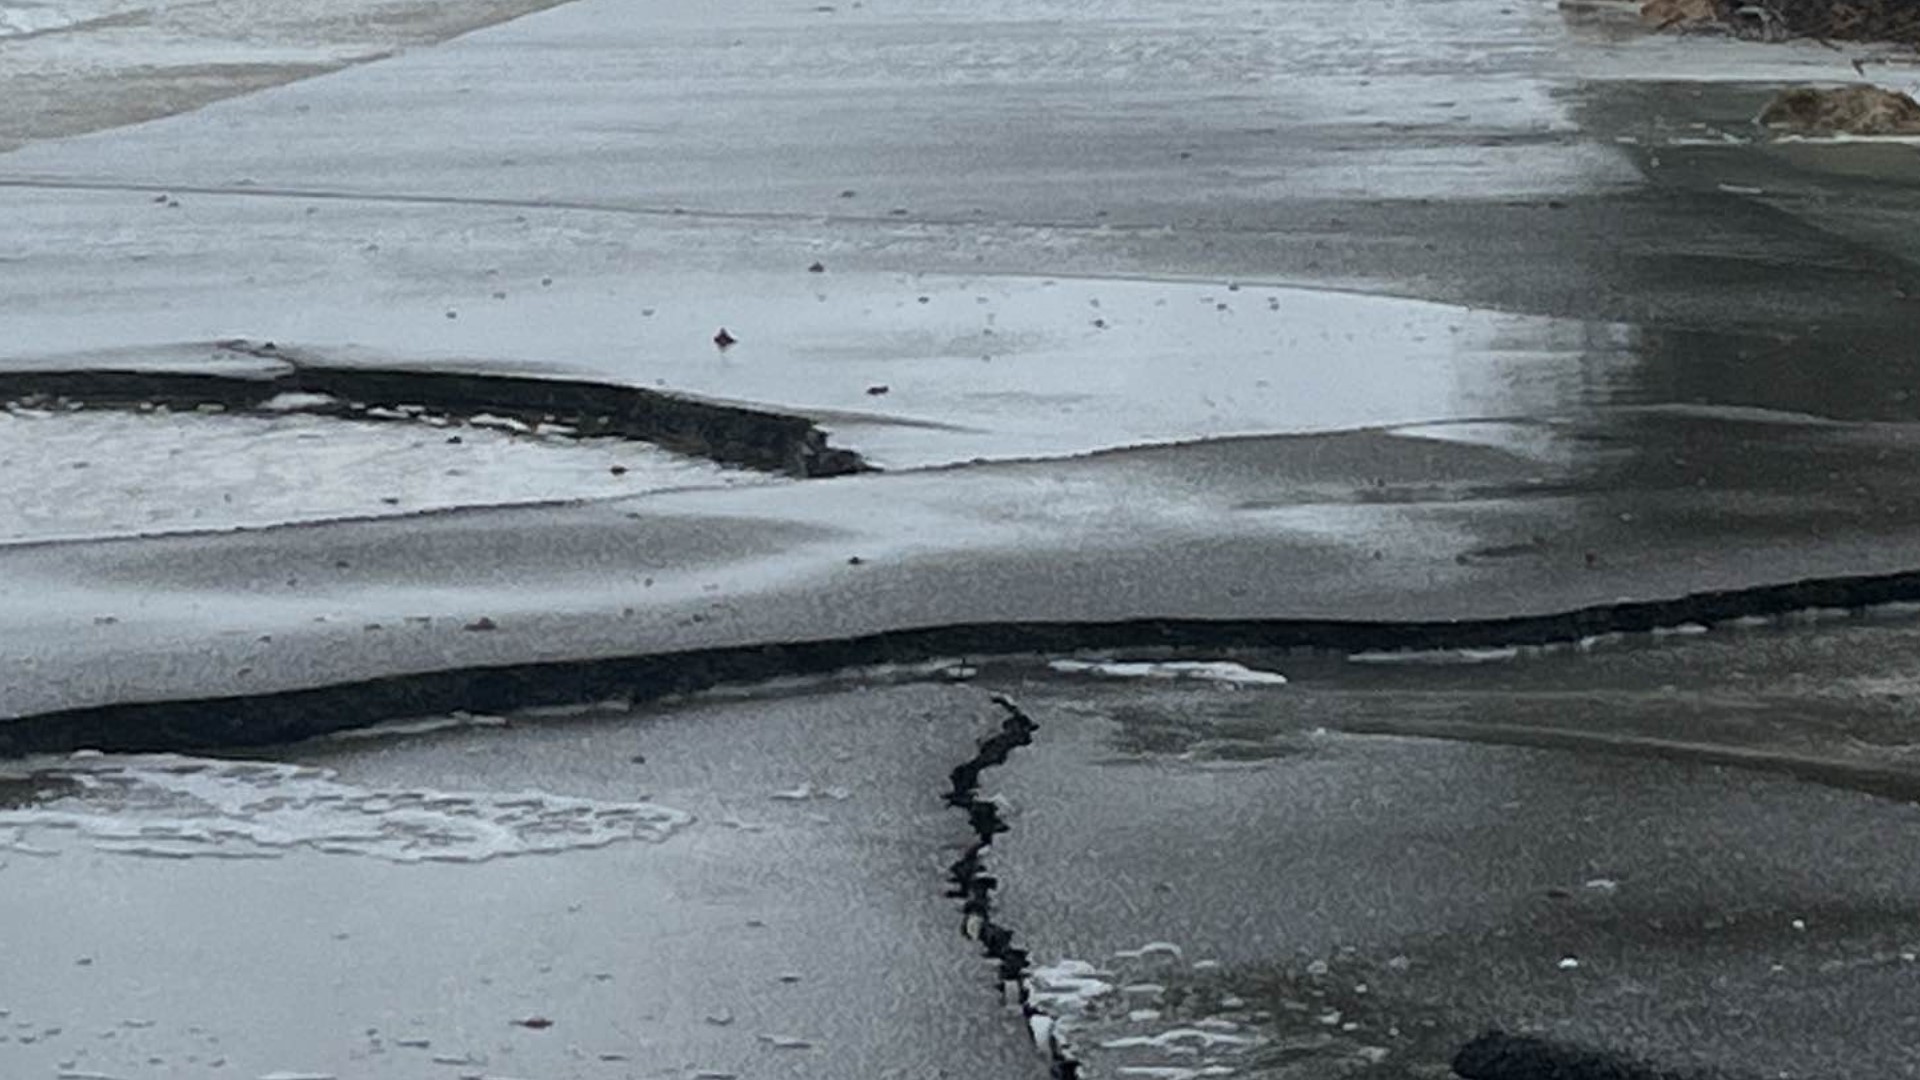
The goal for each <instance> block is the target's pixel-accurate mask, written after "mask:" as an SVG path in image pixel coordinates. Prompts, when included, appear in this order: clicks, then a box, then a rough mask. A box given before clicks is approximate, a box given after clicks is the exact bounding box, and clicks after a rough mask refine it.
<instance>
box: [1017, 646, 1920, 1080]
mask: <svg viewBox="0 0 1920 1080" xmlns="http://www.w3.org/2000/svg"><path fill="white" fill-rule="evenodd" d="M1914 648H1915V637H1914V632H1913V628H1912V626H1911V625H1910V624H1901V625H1893V626H1879V627H1868V626H1846V627H1837V628H1832V629H1818V630H1815V629H1807V628H1798V629H1782V628H1776V629H1773V630H1753V631H1747V632H1716V633H1713V634H1709V635H1704V636H1700V637H1690V638H1686V639H1684V640H1675V639H1669V640H1666V641H1663V642H1659V643H1652V642H1643V643H1640V644H1637V645H1628V646H1621V645H1614V646H1603V647H1598V648H1596V649H1594V650H1593V651H1590V652H1578V651H1572V650H1565V651H1561V652H1558V653H1553V654H1547V655H1533V656H1520V657H1511V658H1506V659H1487V658H1484V657H1483V658H1481V662H1479V663H1471V662H1469V660H1470V659H1471V658H1469V657H1459V656H1456V657H1453V658H1450V659H1451V663H1444V664H1443V663H1439V662H1438V661H1439V660H1440V659H1441V658H1433V659H1434V661H1435V662H1430V663H1423V664H1411V665H1408V664H1402V665H1395V666H1389V667H1383V666H1381V664H1380V662H1379V661H1378V660H1377V659H1373V658H1369V659H1370V660H1371V662H1364V663H1355V662H1351V661H1348V662H1341V661H1327V660H1321V659H1312V658H1304V657H1294V658H1292V660H1291V662H1290V661H1289V660H1287V659H1286V658H1269V659H1268V660H1267V661H1266V662H1264V663H1263V662H1261V661H1259V660H1256V659H1252V658H1248V659H1247V663H1248V665H1249V666H1251V667H1254V668H1256V669H1260V670H1272V669H1274V668H1276V667H1278V668H1280V669H1282V670H1284V671H1286V673H1287V674H1288V675H1289V676H1290V677H1291V679H1292V681H1291V682H1290V683H1289V684H1288V685H1286V686H1281V687H1277V688H1251V687H1235V686H1230V685H1229V686H1224V687H1223V686H1219V685H1205V684H1199V683H1191V682H1184V683H1172V684H1169V683H1164V682H1160V683H1156V682H1142V681H1140V680H1137V679H1136V680H1122V681H1101V680H1095V679H1088V678H1084V677H1074V678H1069V679H1063V678H1062V677H1061V676H1058V675H1033V676H1030V677H1029V678H1027V679H1026V680H1024V681H1020V682H1014V681H1008V680H1003V679H1001V678H999V677H998V674H997V673H993V674H990V675H989V676H988V678H987V681H988V682H989V683H991V684H992V685H994V686H996V687H999V688H1001V689H1004V690H1006V691H1008V692H1010V693H1012V694H1013V695H1015V697H1016V698H1018V699H1019V700H1020V702H1021V704H1022V706H1023V708H1024V709H1025V710H1026V711H1027V713H1028V714H1029V715H1031V716H1032V717H1033V718H1034V719H1035V721H1036V722H1037V723H1039V724H1040V727H1041V731H1040V735H1039V736H1038V738H1037V739H1036V741H1035V743H1034V744H1033V745H1032V746H1031V747H1028V748H1026V749H1024V750H1023V751H1021V752H1020V753H1018V754H1016V755H1015V756H1014V758H1013V759H1012V760H1011V761H1010V762H1009V764H1008V765H1007V766H1005V767H1004V768H1003V769H1001V770H997V771H996V772H995V773H994V774H993V776H992V777H991V778H990V780H989V781H988V782H987V783H986V784H985V785H984V787H985V790H987V791H989V792H991V793H993V794H994V795H996V796H998V797H1000V798H1002V799H1004V804H1003V805H1004V807H1005V809H1006V812H1007V813H1008V814H1009V819H1010V821H1011V828H1010V831H1009V832H1008V833H1007V834H1005V835H1004V836H1003V837H1002V838H1000V839H999V840H997V841H996V842H995V844H994V846H993V849H992V853H991V858H990V860H989V870H990V871H991V872H992V873H994V874H996V875H997V876H998V879H999V880H1000V882H1001V888H1000V890H999V893H998V907H997V914H998V917H999V918H1001V919H1002V920H1004V921H1005V923H1006V924H1007V925H1009V926H1012V927H1016V928H1017V929H1018V931H1019V937H1020V943H1021V945H1022V946H1023V947H1025V948H1027V949H1029V950H1030V951H1031V953H1032V957H1033V960H1034V963H1035V971H1036V973H1037V974H1036V980H1037V981H1036V982H1035V986H1036V987H1037V989H1038V990H1039V991H1040V993H1041V994H1042V997H1041V998H1040V999H1039V1000H1040V1001H1041V1002H1042V1003H1043V1005H1045V1006H1046V1007H1049V1008H1051V1009H1052V1010H1053V1011H1054V1012H1055V1013H1057V1014H1058V1015H1059V1016H1060V1019H1061V1022H1062V1024H1063V1028H1062V1030H1063V1033H1064V1037H1065V1038H1066V1039H1067V1041H1068V1043H1069V1045H1070V1050H1071V1053H1072V1054H1073V1055H1074V1056H1075V1057H1077V1058H1078V1059H1080V1060H1081V1061H1083V1062H1085V1063H1086V1065H1087V1067H1088V1070H1089V1072H1088V1075H1098V1076H1121V1075H1141V1076H1149V1075H1159V1076H1168V1077H1172V1076H1189V1077H1191V1076H1205V1075H1215V1074H1214V1073H1208V1072H1204V1071H1196V1070H1203V1069H1205V1068H1207V1067H1209V1066H1218V1067H1222V1068H1229V1069H1232V1070H1233V1072H1231V1073H1230V1074H1229V1073H1218V1075H1236V1076H1256V1077H1294V1076H1300V1077H1307V1076H1315V1077H1318V1076H1341V1075H1354V1076H1377V1077H1416V1076H1436V1077H1438V1076H1446V1075H1449V1073H1448V1071H1447V1068H1446V1065H1447V1062H1448V1061H1449V1060H1450V1059H1451V1057H1452V1056H1453V1053H1454V1051H1455V1050H1456V1049H1457V1048H1458V1047H1459V1046H1460V1045H1461V1044H1462V1043H1464V1042H1466V1041H1467V1040H1468V1039H1470V1038H1472V1037H1473V1036H1474V1035H1476V1034H1478V1033H1479V1032H1481V1031H1483V1030H1486V1029H1489V1028H1502V1029H1505V1030H1508V1031H1516V1030H1523V1031H1529V1032H1536V1033H1540V1034H1546V1035H1551V1036H1553V1037H1556V1038H1559V1039H1562V1040H1566V1041H1568V1042H1570V1043H1573V1044H1575V1045H1580V1046H1586V1047H1594V1048H1598V1049H1602V1050H1605V1051H1608V1052H1611V1053H1614V1054H1624V1055H1631V1056H1635V1057H1640V1058H1644V1059H1647V1060H1650V1061H1652V1062H1654V1063H1656V1064H1657V1065H1659V1066H1662V1067H1665V1068H1669V1069H1695V1070H1703V1072H1702V1073H1701V1074H1702V1075H1705V1074H1706V1072H1705V1071H1704V1070H1720V1071H1718V1072H1713V1073H1712V1075H1732V1076H1752V1077H1759V1076H1769V1077H1772V1076H1795V1077H1813V1076H1818V1077H1836V1076H1854V1075H1878V1076H1908V1075H1912V1070H1913V1063H1912V1060H1911V1056H1910V1054H1909V1052H1908V1050H1909V1048H1910V1047H1911V1045H1912V1042H1913V1039H1914V1037H1915V1033H1914V1031H1913V1030H1912V1023H1913V1021H1912V1018H1911V1016H1909V1015H1908V1013H1907V1011H1906V1010H1905V1009H1904V1008H1903V1007H1902V1006H1901V1005H1900V1002H1901V1001H1903V1000H1904V999H1905V998H1906V997H1907V996H1908V995H1909V994H1911V993H1912V992H1913V989H1914V986H1915V982H1916V980H1920V963H1916V961H1915V955H1916V949H1920V929H1917V926H1920V924H1916V922H1915V916H1916V910H1915V905H1914V901H1913V896H1914V895H1915V888H1916V884H1920V883H1916V882H1915V881H1914V880H1913V874H1912V866H1911V861H1910V860H1908V859H1906V858H1905V857H1904V856H1903V855H1902V854H1901V853H1902V852H1903V851H1904V850H1905V847H1906V846H1907V845H1908V844H1909V843H1910V842H1911V841H1912V839H1913V837H1914V835H1915V830H1916V829H1920V817H1917V816H1916V812H1915V808H1914V805H1913V803H1912V802H1911V797H1912V793H1913V791H1914V786H1913V785H1914V784H1915V782H1916V781H1920V770H1916V769H1915V768H1914V767H1913V765H1914V763H1913V762H1912V760H1911V747H1910V740H1911V738H1912V733H1913V731H1914V727H1915V719H1916V717H1915V713H1914V704H1913V702H1912V700H1911V696H1910V695H1911V681H1910V675H1909V669H1910V667H1911V658H1912V656H1913V650H1914ZM1541 729H1547V730H1550V731H1557V732H1562V733H1567V734H1577V735H1578V736H1579V738H1578V739H1570V740H1568V741H1567V742H1566V743H1563V744H1562V749H1560V750H1541V749H1531V748H1524V747H1523V746H1502V745H1499V744H1500V743H1502V742H1518V743H1522V744H1524V743H1525V742H1526V741H1527V740H1526V739H1525V737H1524V736H1525V734H1526V733H1527V732H1529V731H1538V730H1541ZM1355 732H1369V734H1356V733H1355ZM1395 733H1398V734H1395ZM1407 733H1415V734H1421V733H1431V734H1434V735H1438V736H1441V740H1440V741H1435V740H1432V739H1427V738H1419V737H1408V734H1407ZM1683 742H1684V743H1690V744H1692V746H1691V747H1688V746H1680V745H1676V744H1677V743H1683ZM1707 748H1718V749H1741V750H1746V751H1753V752H1756V753H1764V754H1767V755H1770V756H1772V757H1774V758H1775V759H1776V762H1777V763H1785V762H1789V761H1791V760H1792V759H1796V758H1810V759H1819V758H1826V759H1830V760H1831V759H1836V758H1839V759H1845V760H1846V761H1848V762H1851V763H1854V764H1858V765H1862V766H1867V767H1870V768H1871V769H1872V770H1873V771H1875V772H1876V773H1879V772H1880V771H1882V770H1886V771H1892V772H1898V773H1900V774H1902V775H1903V776H1904V778H1905V779H1904V783H1905V788H1904V792H1902V793H1900V794H1899V795H1898V797H1897V798H1891V799H1889V798H1881V797H1878V796H1875V795H1872V794H1867V793H1864V792H1862V791H1858V790H1849V789H1847V788H1845V787H1836V786H1827V785H1822V784H1812V783H1802V782H1798V781H1796V780H1795V779H1793V778H1792V776H1791V774H1790V773H1772V772H1766V771H1757V770H1747V769H1738V768H1727V767H1724V766H1721V765H1718V764H1714V763H1712V762H1713V759H1712V756H1711V755H1710V754H1706V753H1702V752H1701V751H1703V750H1704V749H1707ZM1568 751H1572V752H1568ZM1075 962H1078V963H1075ZM1082 965H1085V966H1082ZM1089 979H1091V980H1093V981H1092V982H1091V983H1089V982H1085V981H1084V980H1089ZM1089 995H1091V996H1089ZM1129 1069H1133V1070H1146V1071H1133V1072H1129V1071H1128V1070H1129ZM1153 1069H1165V1070H1172V1071H1166V1072H1158V1073H1156V1072H1152V1071H1150V1070H1153ZM1179 1070H1188V1071H1185V1072H1182V1071H1179Z"/></svg>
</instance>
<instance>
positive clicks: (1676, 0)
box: [1640, 0, 1720, 30]
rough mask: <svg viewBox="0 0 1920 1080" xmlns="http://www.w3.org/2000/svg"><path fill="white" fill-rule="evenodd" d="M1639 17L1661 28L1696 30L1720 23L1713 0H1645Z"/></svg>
mask: <svg viewBox="0 0 1920 1080" xmlns="http://www.w3.org/2000/svg"><path fill="white" fill-rule="evenodd" d="M1640 18H1641V20H1642V21H1644V22H1645V23H1647V25H1649V26H1653V27H1656V28H1658V29H1661V30H1696V29H1700V28H1702V27H1709V26H1717V25H1719V24H1720V5H1719V4H1718V3H1716V2H1715V0H1646V3H1644V4H1641V5H1640Z"/></svg>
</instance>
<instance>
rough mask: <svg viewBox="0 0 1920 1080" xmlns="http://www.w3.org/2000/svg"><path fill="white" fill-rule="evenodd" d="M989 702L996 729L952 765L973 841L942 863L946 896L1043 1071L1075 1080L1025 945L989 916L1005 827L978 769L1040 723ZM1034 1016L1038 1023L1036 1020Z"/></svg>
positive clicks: (955, 795)
mask: <svg viewBox="0 0 1920 1080" xmlns="http://www.w3.org/2000/svg"><path fill="white" fill-rule="evenodd" d="M992 700H993V703H994V704H995V705H998V706H1000V708H1001V709H1002V710H1003V711H1004V712H1005V713H1006V717H1005V719H1003V720H1002V721H1001V723H1000V730H999V731H996V732H994V733H993V734H992V735H990V736H988V737H987V738H985V739H982V740H981V741H980V747H979V750H978V751H977V752H976V753H975V754H974V755H973V757H972V758H970V759H968V760H967V761H964V762H962V763H960V764H959V765H956V766H954V768H953V773H952V774H951V780H952V786H951V787H950V788H949V789H948V791H947V805H949V806H953V807H956V808H958V809H960V810H963V811H965V812H966V815H967V824H968V826H969V827H971V828H972V830H973V841H972V842H971V843H969V844H968V845H967V848H966V851H965V852H963V853H962V854H961V856H960V858H959V859H957V860H955V861H954V863H953V865H952V866H950V867H948V868H947V877H948V879H949V881H951V883H952V887H951V888H950V889H948V890H947V895H948V896H949V897H951V898H952V899H955V900H958V901H960V912H961V930H962V933H964V934H965V935H966V936H967V937H968V938H970V939H972V940H974V941H977V942H979V943H980V949H981V951H982V952H983V953H985V954H986V956H987V957H988V958H989V959H991V960H992V961H993V962H994V963H995V965H996V966H997V970H998V973H999V976H1000V985H1001V988H1002V992H1003V994H1004V993H1005V992H1006V990H1007V989H1008V988H1011V989H1012V991H1013V993H1014V995H1015V996H1016V997H1017V999H1018V1001H1019V1004H1020V1015H1021V1018H1022V1019H1024V1020H1025V1021H1027V1026H1028V1030H1029V1031H1030V1032H1031V1033H1032V1034H1033V1036H1034V1042H1035V1045H1037V1046H1038V1047H1039V1048H1040V1050H1041V1052H1043V1053H1045V1054H1046V1055H1047V1068H1048V1074H1049V1075H1050V1076H1051V1077H1052V1078H1053V1080H1078V1078H1079V1075H1080V1063H1079V1062H1077V1061H1075V1060H1074V1059H1073V1057H1072V1056H1071V1055H1070V1054H1068V1053H1067V1051H1066V1049H1065V1048H1064V1047H1063V1046H1061V1044H1060V1040H1059V1039H1058V1037H1057V1036H1056V1035H1055V1030H1056V1028H1055V1021H1056V1018H1055V1017H1051V1016H1047V1015H1046V1014H1045V1013H1043V1012H1041V1011H1040V1010H1039V1009H1037V1008H1035V1007H1034V1005H1033V1003H1032V1001H1031V1000H1030V996H1029V994H1028V991H1027V972H1028V968H1029V966H1030V965H1029V957H1028V955H1027V950H1025V949H1023V948H1021V947H1020V946H1019V945H1016V944H1015V943H1014V933H1013V930H1012V929H1011V928H1010V927H1008V926H1007V925H1005V924H1004V923H1001V922H998V921H996V920H995V919H994V913H993V894H994V890H995V889H996V888H998V887H999V884H1000V882H999V879H997V878H995V877H994V876H993V875H992V874H990V873H988V872H987V868H986V854H987V851H988V849H989V848H991V847H992V846H993V838H994V837H996V836H998V835H1000V834H1001V833H1004V832H1006V831H1007V829H1008V826H1007V821H1006V818H1005V817H1003V816H1002V815H1001V813H1000V807H999V805H998V804H997V803H995V802H993V801H992V800H990V799H983V798H981V797H980V774H981V773H983V772H985V771H986V770H988V769H992V768H997V767H999V766H1001V765H1005V764H1006V763H1007V760H1008V759H1009V758H1010V757H1012V756H1013V752H1014V751H1015V750H1017V749H1019V748H1020V747H1022V746H1027V745H1029V744H1031V743H1032V742H1033V735H1034V732H1036V731H1039V730H1040V725H1039V724H1036V723H1034V721H1033V718H1032V717H1030V716H1028V715H1027V714H1026V712H1025V711H1023V710H1022V709H1021V708H1020V706H1019V705H1018V704H1017V703H1015V702H1014V700H1013V699H1012V698H1010V697H1008V696H1006V695H1005V694H995V695H993V699H992ZM1036 1017H1042V1018H1044V1023H1041V1024H1038V1025H1036V1024H1035V1023H1034V1020H1035V1018H1036Z"/></svg>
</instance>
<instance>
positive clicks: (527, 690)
mask: <svg viewBox="0 0 1920 1080" xmlns="http://www.w3.org/2000/svg"><path fill="white" fill-rule="evenodd" d="M1917 600H1920V571H1907V572H1903V573H1898V574H1887V575H1866V576H1858V577H1843V578H1818V579H1812V580H1807V581H1799V582H1792V583H1788V584H1780V585H1764V586H1755V587H1752V588H1746V589H1732V590H1721V591H1715V592H1702V593H1693V594H1689V595H1687V596H1682V597H1678V598H1675V599H1669V600H1645V601H1629V602H1621V603H1613V604H1603V605H1597V606H1594V607H1587V608H1580V609H1576V610H1574V611H1568V612H1560V613H1556V614H1545V615H1526V616H1514V617H1510V618H1501V619H1473V620H1443V621H1431V622H1364V621H1355V620H1325V619H1319V620H1315V619H1223V620H1210V619H1157V618H1146V619H1129V620H1120V621H1110V622H999V623H960V624H952V625H946V626H931V627H916V628H912V629H904V630H893V631H885V632H881V633H876V634H870V635H866V636H862V637H853V638H834V639H823V640H812V641H784V642H783V641H759V642H748V643H745V644H740V645H730V646H717V647H713V648H706V649H693V650H685V651H680V652H664V653H651V654H645V655H634V656H615V657H605V658H599V659H585V660H547V661H533V662H528V663H521V664H505V665H490V666H481V667H466V668H446V669H440V670H434V671H422V672H410V673H404V674H396V675H386V676H381V677H378V678H372V679H365V680H356V681H348V682H340V683H334V684H330V685H325V686H316V687H311V688H306V689H298V690H280V691H271V692H265V693H256V694H240V695H227V696H217V697H201V698H186V699H176V700H157V701H121V702H114V703H111V704H104V705H87V706H80V707H76V708H71V709H62V710H55V711H49V712H41V713H33V714H25V715H19V716H15V717H12V718H0V757H8V756H18V755H21V754H27V753H34V752H40V751H47V752H58V751H67V750H77V749H82V748H92V749H98V750H109V751H146V750H181V749H193V748H203V749H204V748H213V747H231V746H246V745H256V746H257V745H265V744H271V743H281V742H291V741H294V740H297V739H303V738H308V737H311V736H314V735H322V734H325V733H327V732H330V731H338V730H340V729H342V728H349V727H364V726H366V725H368V724H374V723H378V722H381V721H384V720H395V719H402V718H407V717H418V716H439V715H445V714H447V713H451V712H456V711H461V710H464V711H467V712H476V713H498V712H511V711H513V710H516V709H523V708H531V707H537V706H558V705H579V704H589V703H592V702H595V701H605V700H608V699H610V698H619V697H624V698H629V699H631V700H634V701H650V700H658V699H660V698H663V697H668V696H671V695H674V694H686V693H694V692H698V691H701V690H708V689H712V688H714V687H716V686H722V685H727V684H737V683H754V682H762V681H766V680H768V679H775V678H783V677H790V676H807V675H824V674H831V673H834V672H838V671H846V670H851V669H857V668H866V667H878V666H883V665H888V664H917V663H924V662H926V661H930V660H937V659H940V658H945V657H962V656H964V657H972V658H976V659H978V658H986V657H992V656H1008V655H1031V654H1041V655H1063V654H1071V653H1074V652H1076V651H1082V650H1109V651H1118V650H1127V649H1138V650H1155V651H1156V652H1161V653H1175V654H1178V653H1180V652H1182V651H1185V652H1188V653H1213V654H1216V655H1217V654H1219V653H1221V652H1228V651H1247V650H1273V651H1279V650H1291V649H1305V650H1313V651H1321V652H1332V653H1352V652H1371V651H1384V650H1427V649H1458V648H1485V647H1492V646H1507V645H1544V644H1553V643H1556V642H1575V641H1580V640H1582V639H1585V638H1589V637H1595V636H1600V635H1605V634H1628V633H1644V632H1647V631H1652V630H1656V629H1660V628H1662V627H1673V626H1680V625H1683V624H1688V623H1708V624H1711V623H1721V622H1727V621H1731V620H1734V619H1739V618H1746V617H1760V616H1775V615H1784V614H1787V613H1790V612H1794V611H1801V610H1808V609H1821V608H1828V609H1854V610H1858V609H1865V608H1870V607H1874V606H1877V605H1882V604H1893V603H1903V602H1913V601H1917Z"/></svg>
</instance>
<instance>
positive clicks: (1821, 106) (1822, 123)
mask: <svg viewBox="0 0 1920 1080" xmlns="http://www.w3.org/2000/svg"><path fill="white" fill-rule="evenodd" d="M1759 121H1760V123H1761V124H1762V125H1764V126H1766V127H1769V128H1772V129H1774V130H1776V131H1783V132H1791V133H1794V134H1801V135H1833V134H1845V135H1920V103H1917V102H1915V101H1914V100H1913V99H1912V98H1910V97H1908V96H1907V95H1905V94H1902V93H1898V92H1896V91H1892V90H1882V89H1881V88H1879V87H1877V86H1867V85H1864V84H1862V85H1856V86H1839V87H1832V88H1826V89H1822V88H1816V87H1795V88H1794V89H1791V90H1783V91H1781V92H1780V94H1779V95H1778V96H1777V97H1775V98H1774V99H1773V100H1772V101H1771V102H1769V103H1768V104H1767V107H1766V108H1765V109H1762V110H1761V111H1760V117H1759Z"/></svg>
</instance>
